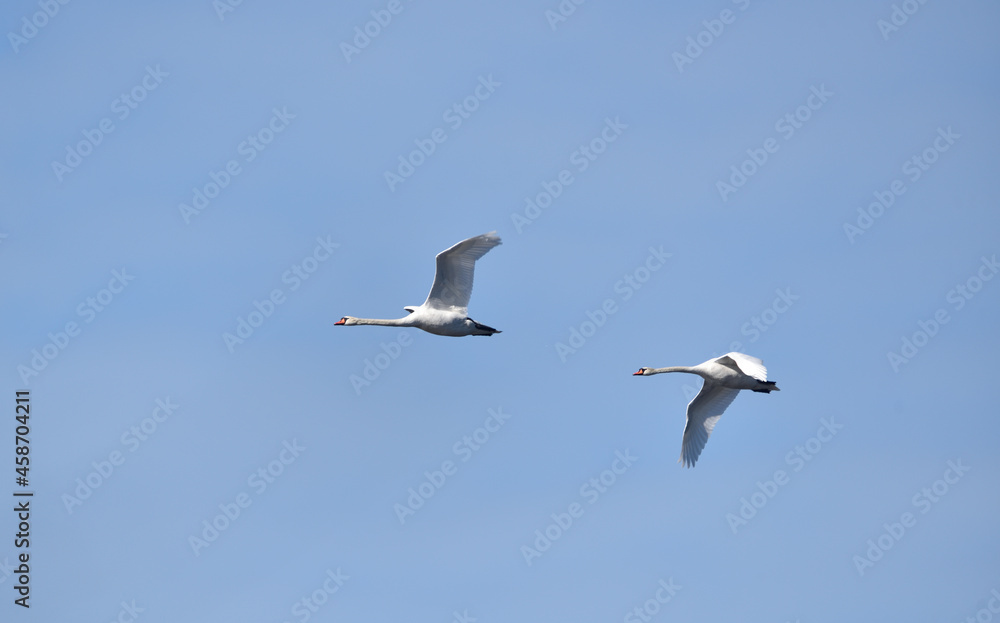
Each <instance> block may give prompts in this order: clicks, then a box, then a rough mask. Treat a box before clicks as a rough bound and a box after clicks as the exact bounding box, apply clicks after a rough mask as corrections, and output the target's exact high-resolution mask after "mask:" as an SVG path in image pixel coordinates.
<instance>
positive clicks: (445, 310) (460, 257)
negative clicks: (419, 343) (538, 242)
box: [333, 231, 500, 337]
mask: <svg viewBox="0 0 1000 623" xmlns="http://www.w3.org/2000/svg"><path fill="white" fill-rule="evenodd" d="M496 234H497V233H496V232H495V231H491V232H489V233H488V234H483V235H481V236H473V237H472V238H469V239H468V240H463V241H462V242H459V243H458V244H456V245H454V246H453V247H451V248H450V249H446V250H444V251H442V252H440V253H438V254H437V271H436V272H435V273H434V285H432V286H431V291H430V294H428V295H427V300H426V301H424V303H423V305H420V306H418V307H414V306H407V307H404V308H403V309H405V310H406V311H408V312H410V315H408V316H405V317H403V318H395V319H392V320H379V319H377V318H355V317H354V316H344V317H343V318H341V319H340V320H338V321H337V322H335V323H333V324H335V325H342V326H347V327H350V326H353V325H358V324H374V325H382V326H386V327H416V328H418V329H423V330H424V331H427V332H428V333H433V334H435V335H447V336H451V337H462V336H464V335H493V334H494V333H500V331H497V330H496V329H494V328H493V327H487V326H486V325H484V324H479V323H478V322H476V321H475V320H473V319H472V318H469V313H468V307H469V297H470V296H472V277H473V271H474V270H475V267H476V260H478V259H479V258H481V257H482V256H484V255H486V253H487V252H488V251H489V250H490V249H492V248H493V247H495V246H497V245H499V244H500V237H499V236H497V235H496Z"/></svg>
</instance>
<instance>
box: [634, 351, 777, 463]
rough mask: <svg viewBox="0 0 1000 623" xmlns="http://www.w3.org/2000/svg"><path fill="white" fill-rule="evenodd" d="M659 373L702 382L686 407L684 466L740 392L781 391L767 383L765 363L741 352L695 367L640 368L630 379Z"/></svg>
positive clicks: (681, 458) (694, 456)
mask: <svg viewBox="0 0 1000 623" xmlns="http://www.w3.org/2000/svg"><path fill="white" fill-rule="evenodd" d="M661 372H688V373H690V374H697V375H698V376H700V377H701V378H703V379H705V384H704V385H702V387H701V391H700V392H698V395H697V396H695V397H694V400H692V401H691V404H689V405H688V408H687V424H686V425H685V426H684V439H683V441H682V442H681V456H680V458H679V459H677V462H678V463H683V464H684V467H694V464H695V461H697V460H698V455H700V454H701V451H702V449H703V448H704V447H705V444H706V443H708V436H709V435H711V434H712V429H713V428H715V423H716V422H718V421H719V418H720V417H721V416H722V413H723V412H724V411H725V410H726V407H728V406H729V405H730V403H732V402H733V399H734V398H736V394H738V393H739V392H740V390H741V389H749V390H751V391H755V392H763V393H765V394H769V393H771V392H773V391H774V392H776V391H780V390H779V389H778V386H777V385H775V384H774V381H768V380H767V368H765V367H764V362H763V361H761V360H760V359H757V358H756V357H751V356H750V355H744V354H743V353H727V354H725V355H723V356H721V357H716V358H715V359H709V360H708V361H706V362H705V363H700V364H698V365H696V366H672V367H669V368H639V371H638V372H635V373H634V374H633V375H632V376H650V375H653V374H660V373H661Z"/></svg>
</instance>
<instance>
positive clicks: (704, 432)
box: [678, 381, 740, 467]
mask: <svg viewBox="0 0 1000 623" xmlns="http://www.w3.org/2000/svg"><path fill="white" fill-rule="evenodd" d="M738 393H740V390H738V389H730V388H728V387H723V386H722V385H716V384H715V383H709V382H708V381H706V382H705V384H704V385H703V386H702V388H701V391H700V392H698V395H697V396H695V397H694V400H692V401H691V404H689V405H688V408H687V425H685V426H684V440H683V441H682V442H681V458H680V459H679V460H678V462H679V463H683V464H684V467H694V463H695V461H697V460H698V456H699V455H700V454H701V451H702V449H703V448H704V447H705V444H706V443H708V436H709V435H711V434H712V429H714V428H715V423H716V422H718V421H719V418H720V417H721V416H722V413H723V412H724V411H725V410H726V408H727V407H728V406H729V405H730V404H731V403H732V402H733V399H734V398H736V394H738Z"/></svg>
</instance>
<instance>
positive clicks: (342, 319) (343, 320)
mask: <svg viewBox="0 0 1000 623" xmlns="http://www.w3.org/2000/svg"><path fill="white" fill-rule="evenodd" d="M345 322H347V319H346V318H341V319H340V320H338V321H337V322H335V323H333V324H334V326H336V325H338V324H344V323H345Z"/></svg>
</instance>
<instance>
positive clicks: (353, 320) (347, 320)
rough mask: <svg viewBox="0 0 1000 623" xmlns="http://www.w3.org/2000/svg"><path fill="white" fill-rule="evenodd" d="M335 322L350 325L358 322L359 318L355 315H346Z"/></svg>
mask: <svg viewBox="0 0 1000 623" xmlns="http://www.w3.org/2000/svg"><path fill="white" fill-rule="evenodd" d="M333 324H334V325H344V326H345V327H349V326H351V325H352V324H358V319H357V318H355V317H354V316H344V317H343V318H341V319H340V320H338V321H337V322H335V323H333Z"/></svg>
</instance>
